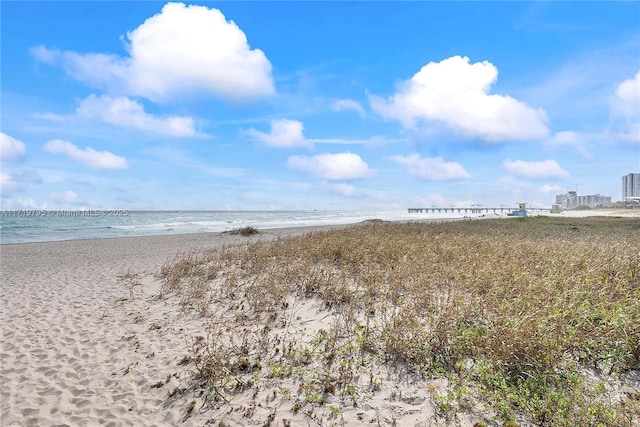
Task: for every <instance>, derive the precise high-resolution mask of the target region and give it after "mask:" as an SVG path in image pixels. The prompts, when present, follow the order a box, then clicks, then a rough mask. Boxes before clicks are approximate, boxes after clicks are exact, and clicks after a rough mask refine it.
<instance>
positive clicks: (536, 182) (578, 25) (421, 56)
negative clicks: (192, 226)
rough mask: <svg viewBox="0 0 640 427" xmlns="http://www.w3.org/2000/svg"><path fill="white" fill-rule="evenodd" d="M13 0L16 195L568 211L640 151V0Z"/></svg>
mask: <svg viewBox="0 0 640 427" xmlns="http://www.w3.org/2000/svg"><path fill="white" fill-rule="evenodd" d="M1 8H2V13H1V14H0V20H1V22H0V24H1V25H0V31H1V34H0V35H1V37H2V61H0V62H1V64H0V67H1V69H0V72H1V74H2V79H1V80H0V93H1V95H2V96H1V100H0V102H1V104H0V107H1V109H2V122H1V128H0V131H1V132H0V147H1V150H0V161H1V169H2V170H1V172H0V173H1V177H0V178H1V179H0V192H1V199H0V208H2V209H5V210H6V209H23V208H40V209H109V208H114V209H129V210H140V209H145V210H162V209H165V210H176V209H182V210H185V209H189V210H203V209H204V210H294V209H301V210H304V209H318V210H326V209H336V210H344V209H354V210H376V211H382V210H385V211H390V210H396V211H404V210H405V209H406V208H408V207H411V206H432V205H436V206H462V207H467V206H472V205H478V204H482V205H484V206H500V205H507V206H514V204H515V203H517V202H527V204H528V205H529V206H533V207H548V206H550V204H551V202H552V201H553V197H554V195H555V194H558V193H561V192H563V191H564V190H565V189H566V188H568V187H573V186H574V185H575V184H578V185H579V188H580V192H581V193H582V192H584V193H586V194H603V195H611V196H612V197H613V198H614V200H615V199H617V195H618V194H619V191H620V181H619V180H620V177H621V176H623V175H625V174H627V173H629V171H637V169H638V165H639V164H640V55H638V52H639V51H640V21H639V20H638V16H640V2H581V3H579V5H576V4H575V3H573V2H269V1H266V2H251V1H243V2H219V3H211V2H203V3H202V4H198V2H195V3H190V4H184V3H178V2H175V3H171V2H170V3H164V2H156V1H144V2H90V1H77V2H76V1H73V2H62V1H46V2H30V1H24V2H20V1H5V2H2V5H1Z"/></svg>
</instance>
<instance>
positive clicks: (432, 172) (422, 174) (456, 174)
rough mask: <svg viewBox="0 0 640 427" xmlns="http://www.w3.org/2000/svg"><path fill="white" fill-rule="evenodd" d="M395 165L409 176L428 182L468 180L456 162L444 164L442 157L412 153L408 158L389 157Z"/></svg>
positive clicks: (463, 170) (461, 167)
mask: <svg viewBox="0 0 640 427" xmlns="http://www.w3.org/2000/svg"><path fill="white" fill-rule="evenodd" d="M391 160H392V161H394V162H395V163H398V164H400V165H403V166H404V167H405V168H406V169H407V171H408V172H409V174H411V175H413V176H417V177H418V178H422V179H426V180H428V181H445V180H449V179H460V178H468V177H469V174H468V173H467V171H466V170H465V169H464V167H463V166H462V165H461V164H460V163H457V162H445V161H444V160H443V159H442V157H420V155H419V154H417V153H414V154H410V155H408V156H401V155H395V156H391Z"/></svg>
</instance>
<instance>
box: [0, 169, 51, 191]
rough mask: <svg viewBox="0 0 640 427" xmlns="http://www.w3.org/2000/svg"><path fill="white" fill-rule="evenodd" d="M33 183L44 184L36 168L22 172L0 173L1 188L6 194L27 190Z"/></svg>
mask: <svg viewBox="0 0 640 427" xmlns="http://www.w3.org/2000/svg"><path fill="white" fill-rule="evenodd" d="M31 184H42V177H41V176H40V174H39V173H38V172H36V171H34V170H25V171H23V172H21V173H10V172H4V171H3V172H2V173H0V189H1V190H2V192H3V193H5V194H11V193H16V192H20V191H26V190H27V189H28V188H29V185H31Z"/></svg>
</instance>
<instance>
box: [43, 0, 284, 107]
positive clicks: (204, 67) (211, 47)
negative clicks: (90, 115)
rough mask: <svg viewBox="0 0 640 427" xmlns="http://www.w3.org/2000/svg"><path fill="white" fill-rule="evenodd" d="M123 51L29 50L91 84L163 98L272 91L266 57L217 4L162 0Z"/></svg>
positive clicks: (128, 38) (236, 95)
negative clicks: (165, 0)
mask: <svg viewBox="0 0 640 427" xmlns="http://www.w3.org/2000/svg"><path fill="white" fill-rule="evenodd" d="M125 48H126V50H127V53H128V56H127V57H120V56H117V55H113V54H104V53H77V52H69V51H66V52H61V51H57V50H55V49H48V48H46V47H44V46H36V47H34V48H32V49H31V52H32V55H33V56H34V57H35V58H36V59H38V60H39V61H41V62H43V63H47V64H55V63H58V62H61V63H62V66H63V67H64V69H65V70H66V72H67V73H68V74H69V75H71V76H72V77H73V78H75V79H77V80H78V81H81V82H83V83H85V84H88V85H90V86H92V87H97V88H101V89H107V90H110V91H113V92H119V93H125V94H127V95H134V96H142V97H145V98H148V99H151V100H153V101H165V100H168V99H171V98H172V97H174V96H176V95H181V94H183V93H185V92H187V93H200V92H209V93H211V94H214V95H217V96H220V97H222V98H225V99H231V100H247V99H252V98H254V97H258V96H263V95H271V94H273V93H275V87H274V82H273V77H272V75H271V68H272V67H271V63H270V62H269V60H268V59H267V57H266V56H265V54H264V53H263V52H262V51H261V50H260V49H251V48H250V46H249V43H248V41H247V37H246V35H245V34H244V32H243V31H242V30H241V29H240V28H239V27H238V26H237V25H236V24H235V23H234V22H233V21H227V19H226V18H225V16H224V15H223V14H222V12H220V11H219V10H218V9H215V8H211V9H209V8H208V7H206V6H196V5H188V6H187V5H185V4H183V3H167V4H166V5H165V6H164V7H163V8H162V11H161V12H160V13H158V14H156V15H154V16H152V17H150V18H148V19H147V20H146V21H145V22H144V23H142V24H141V25H140V26H139V27H138V28H136V29H135V30H133V31H131V32H129V33H127V35H126V40H125Z"/></svg>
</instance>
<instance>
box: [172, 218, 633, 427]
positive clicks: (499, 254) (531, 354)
mask: <svg viewBox="0 0 640 427" xmlns="http://www.w3.org/2000/svg"><path fill="white" fill-rule="evenodd" d="M639 236H640V222H639V221H638V220H637V219H626V218H585V219H575V218H550V217H531V218H518V219H495V220H494V219H491V220H489V219H487V220H477V221H476V220H469V221H454V222H437V223H419V222H415V223H413V222H412V223H387V222H382V221H374V222H368V223H366V224H361V225H357V226H350V227H345V228H341V229H336V230H330V231H314V232H311V233H308V234H305V235H300V236H292V237H287V238H278V237H273V236H272V237H271V238H261V239H259V240H255V241H250V242H246V243H245V244H241V245H235V246H226V247H223V248H221V249H217V250H215V251H210V252H190V253H186V254H181V255H179V256H177V257H176V258H174V259H172V260H170V261H168V262H167V263H166V264H165V265H164V266H163V268H162V269H161V272H160V276H161V278H162V280H163V292H164V293H165V294H173V295H177V296H178V297H179V298H180V302H181V305H182V306H183V308H184V309H185V310H187V311H195V312H197V313H198V315H201V316H204V318H205V319H207V325H208V326H207V327H206V328H205V329H203V331H202V334H201V335H200V336H197V337H194V338H193V342H192V343H191V349H190V352H189V354H188V355H186V356H185V359H183V361H184V362H185V363H190V364H192V366H193V372H194V377H193V385H194V387H196V388H198V389H199V390H200V397H201V399H200V401H201V404H200V406H201V407H203V408H207V407H210V408H212V409H215V408H216V407H218V406H220V405H228V404H229V397H230V396H233V395H235V394H239V393H247V392H250V393H254V395H258V394H260V393H262V394H261V395H262V396H266V397H265V399H275V398H276V396H277V397H278V398H284V399H287V400H288V401H290V406H289V408H288V412H289V413H290V414H298V413H302V414H305V416H307V417H309V418H310V419H315V420H316V421H317V419H318V418H317V416H318V413H319V411H321V410H322V411H323V413H324V414H327V417H328V419H334V420H335V421H336V424H337V420H339V419H344V418H340V417H343V416H344V412H345V410H346V408H350V407H354V406H357V405H365V404H366V402H368V401H371V400H372V399H375V397H376V395H380V394H385V398H386V399H391V400H393V399H396V398H397V399H398V400H399V399H401V398H402V397H401V396H396V394H397V390H398V388H397V387H395V385H397V384H398V383H402V382H404V383H406V382H407V381H408V379H411V381H424V383H425V384H426V387H427V389H428V392H429V394H430V398H431V400H432V402H433V406H434V411H435V413H436V415H437V418H436V419H435V422H436V423H439V422H441V423H443V424H445V423H449V422H457V421H458V420H459V418H460V417H462V416H463V415H464V416H466V417H467V418H466V419H472V420H473V421H474V422H475V423H476V425H510V426H516V425H536V426H574V425H582V426H632V425H637V423H639V422H640V390H639V389H638V382H639V380H640V372H639V370H640V238H639ZM181 363H182V361H181ZM267 391H268V394H265V393H267ZM216 405H218V406H216ZM254 409H255V408H254ZM191 410H193V407H191ZM246 410H247V411H250V408H247V409H246ZM279 415H283V414H279ZM358 416H359V415H358ZM274 417H276V414H275V412H274V413H273V414H270V415H269V418H270V419H271V420H273V418H274ZM332 417H333V418H332ZM282 422H283V423H284V424H285V425H286V424H287V422H289V421H287V417H286V416H284V415H283V420H282ZM394 422H395V421H394Z"/></svg>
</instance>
